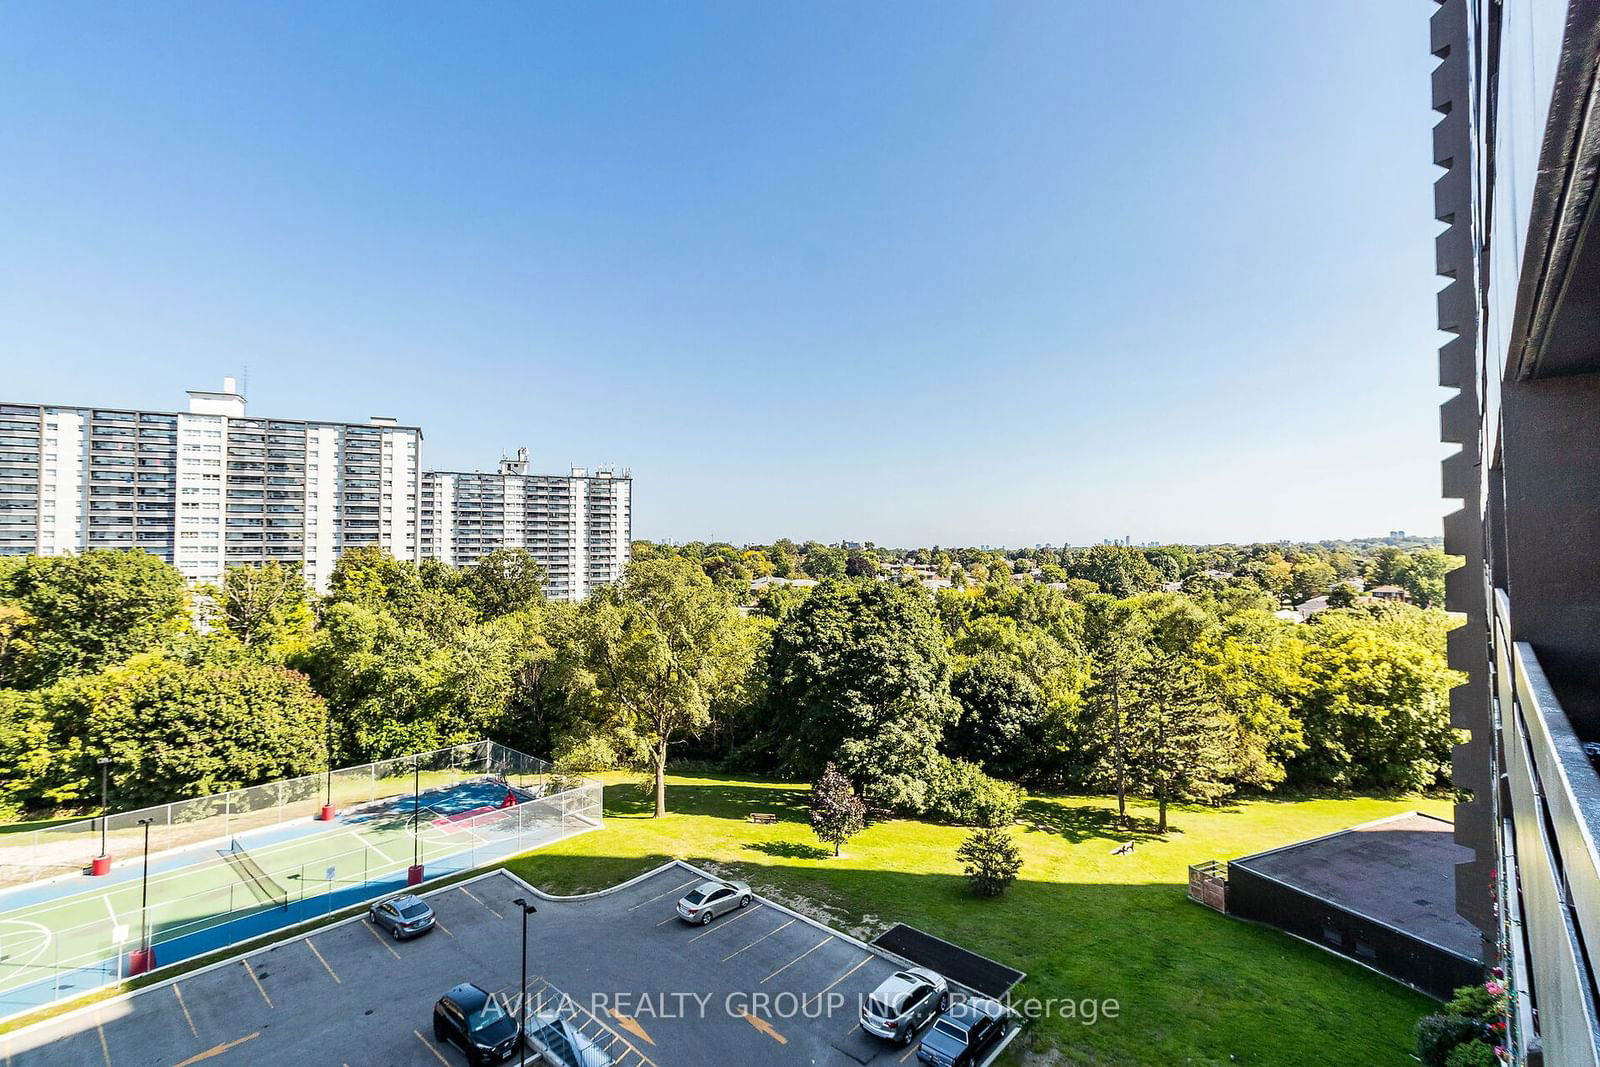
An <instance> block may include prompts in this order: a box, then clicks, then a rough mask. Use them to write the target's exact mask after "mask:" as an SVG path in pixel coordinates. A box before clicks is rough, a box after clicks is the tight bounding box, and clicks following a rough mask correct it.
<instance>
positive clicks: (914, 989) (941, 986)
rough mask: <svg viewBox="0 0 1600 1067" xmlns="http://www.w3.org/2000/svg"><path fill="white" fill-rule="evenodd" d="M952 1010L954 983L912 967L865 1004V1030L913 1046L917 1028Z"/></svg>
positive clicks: (881, 986) (887, 981)
mask: <svg viewBox="0 0 1600 1067" xmlns="http://www.w3.org/2000/svg"><path fill="white" fill-rule="evenodd" d="M949 1006H950V983H948V982H946V981H945V980H944V975H942V974H935V973H934V972H933V971H930V970H928V969H927V968H926V967H910V968H907V969H906V970H903V971H896V972H894V973H893V974H891V975H890V976H889V977H887V978H885V979H884V980H883V982H882V983H880V984H879V986H878V988H877V989H874V990H873V991H872V995H871V996H869V997H867V999H866V1000H864V1001H862V1002H861V1029H863V1030H865V1031H866V1032H867V1033H869V1034H876V1035H877V1036H879V1037H885V1038H888V1039H889V1040H890V1041H898V1042H900V1044H902V1045H909V1044H911V1039H912V1038H913V1037H915V1036H917V1028H918V1027H920V1026H921V1025H922V1024H923V1023H925V1022H927V1021H928V1020H929V1019H931V1018H933V1017H934V1016H935V1015H937V1014H939V1013H940V1012H941V1011H944V1010H945V1009H946V1008H948V1007H949Z"/></svg>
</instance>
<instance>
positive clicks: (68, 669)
mask: <svg viewBox="0 0 1600 1067" xmlns="http://www.w3.org/2000/svg"><path fill="white" fill-rule="evenodd" d="M0 604H3V605H6V606H7V607H9V608H11V609H12V611H11V614H10V617H11V618H12V620H13V621H12V623H11V632H10V636H9V639H8V641H7V642H6V645H5V649H4V658H3V659H0V680H3V681H4V683H5V684H6V685H8V686H11V687H13V688H18V689H31V688H39V687H43V686H46V685H49V684H50V683H51V682H53V681H55V680H57V679H59V678H65V677H68V676H72V675H85V674H94V673H95V672H97V671H99V670H102V669H103V668H105V667H109V666H111V665H113V664H116V663H120V662H122V661H123V660H125V659H127V658H128V657H129V656H132V655H134V654H135V653H138V652H145V651H149V650H151V649H155V648H158V647H160V646H161V645H162V644H163V643H164V642H166V641H169V640H171V639H172V638H174V637H176V636H179V635H181V634H183V633H186V632H188V631H189V630H190V624H189V616H188V613H187V607H188V597H187V593H186V591H185V589H184V584H183V578H182V576H180V575H179V574H178V572H177V571H176V570H174V569H173V568H172V567H170V566H168V565H167V564H165V563H163V562H162V561H161V560H159V559H157V558H156V557H155V556H152V555H150V554H149V553H146V552H123V551H111V550H102V549H91V550H89V551H87V552H84V553H83V554H82V555H77V556H19V557H16V558H14V559H8V560H5V561H4V562H3V563H0Z"/></svg>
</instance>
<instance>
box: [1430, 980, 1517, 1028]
mask: <svg viewBox="0 0 1600 1067" xmlns="http://www.w3.org/2000/svg"><path fill="white" fill-rule="evenodd" d="M1444 1010H1445V1014H1446V1015H1459V1016H1461V1017H1462V1018H1463V1019H1476V1020H1477V1021H1478V1022H1480V1023H1492V1022H1494V1021H1495V1020H1496V1019H1498V1018H1500V1017H1501V1016H1502V1015H1504V1014H1505V1012H1506V1004H1505V987H1504V986H1502V985H1501V984H1500V983H1499V982H1482V983H1479V984H1477V985H1464V986H1462V987H1461V988H1459V989H1457V990H1456V992H1455V996H1453V997H1451V998H1450V1003H1448V1004H1446V1005H1445V1006H1444Z"/></svg>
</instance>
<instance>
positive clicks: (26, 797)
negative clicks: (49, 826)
mask: <svg viewBox="0 0 1600 1067" xmlns="http://www.w3.org/2000/svg"><path fill="white" fill-rule="evenodd" d="M54 747H55V746H54V744H53V742H52V740H51V730H50V715H49V713H48V711H47V709H46V707H45V699H44V691H41V690H32V691H29V692H23V691H21V690H17V689H0V819H4V820H10V819H16V818H20V817H22V815H23V814H24V813H25V812H26V810H27V808H28V807H30V806H34V805H44V806H48V807H52V808H53V807H56V806H57V805H60V804H64V803H70V802H72V801H75V800H76V799H77V798H78V795H79V783H78V782H77V781H75V780H73V779H72V777H71V776H70V775H69V776H67V777H66V780H65V781H61V780H59V778H58V779H52V776H51V770H52V764H53V760H52V756H53V753H54Z"/></svg>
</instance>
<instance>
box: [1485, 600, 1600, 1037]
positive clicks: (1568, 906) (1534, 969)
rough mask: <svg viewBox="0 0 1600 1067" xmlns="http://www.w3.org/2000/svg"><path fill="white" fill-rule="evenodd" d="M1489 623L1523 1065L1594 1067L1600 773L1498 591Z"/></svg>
mask: <svg viewBox="0 0 1600 1067" xmlns="http://www.w3.org/2000/svg"><path fill="white" fill-rule="evenodd" d="M1493 626H1494V637H1495V641H1494V649H1495V665H1494V666H1495V687H1496V692H1495V697H1496V701H1497V703H1498V705H1499V707H1498V711H1499V726H1500V733H1501V750H1502V759H1503V760H1504V766H1503V767H1502V770H1503V772H1504V780H1505V784H1506V788H1507V790H1508V792H1509V800H1510V810H1509V812H1506V813H1505V814H1506V815H1508V818H1507V819H1506V823H1507V824H1508V825H1507V826H1506V829H1507V830H1509V831H1510V834H1511V835H1513V836H1514V838H1515V848H1514V854H1513V853H1512V849H1511V848H1510V847H1509V846H1510V845H1511V842H1510V841H1507V842H1506V844H1507V846H1508V847H1507V849H1506V852H1507V854H1508V856H1509V858H1510V861H1509V862H1507V863H1506V864H1505V865H1504V867H1505V869H1504V870H1503V871H1502V885H1503V890H1502V892H1503V895H1504V899H1503V903H1502V908H1501V916H1502V919H1503V920H1504V921H1505V922H1506V923H1507V925H1508V928H1509V929H1508V931H1507V932H1508V934H1509V935H1510V936H1509V940H1510V946H1511V947H1510V956H1511V959H1510V960H1509V961H1508V963H1509V968H1508V971H1507V973H1508V975H1510V976H1511V977H1512V979H1513V981H1514V982H1516V983H1517V985H1518V987H1519V989H1518V992H1519V993H1520V994H1521V995H1519V996H1518V997H1517V998H1516V1008H1517V1010H1516V1012H1515V1014H1514V1018H1513V1020H1512V1021H1513V1034H1512V1041H1513V1051H1514V1052H1515V1053H1516V1054H1517V1057H1518V1060H1519V1062H1520V1061H1522V1060H1524V1059H1526V1060H1527V1061H1529V1062H1543V1063H1546V1064H1561V1065H1563V1067H1566V1065H1574V1067H1597V1065H1600V1014H1597V1010H1596V1004H1597V999H1600V997H1597V991H1596V987H1595V974H1596V966H1595V965H1596V963H1597V961H1600V956H1597V955H1596V953H1600V848H1597V847H1596V842H1597V838H1600V774H1597V773H1596V772H1595V767H1594V764H1593V763H1592V762H1591V761H1590V759H1589V757H1588V755H1587V754H1586V753H1585V752H1584V748H1583V743H1582V741H1581V740H1580V739H1579V737H1578V735H1577V733H1576V731H1574V730H1573V728H1572V724H1571V722H1570V721H1569V720H1568V718H1567V715H1566V713H1565V712H1564V711H1563V710H1562V707H1561V702H1560V701H1559V700H1558V699H1557V697H1556V694H1555V691H1554V690H1553V689H1552V688H1551V686H1550V683H1549V680H1548V679H1546V677H1545V674H1544V670H1543V669H1542V668H1541V667H1540V666H1539V658H1538V656H1537V655H1536V654H1535V652H1534V649H1533V646H1531V645H1529V644H1528V643H1527V642H1525V641H1516V642H1513V641H1512V640H1511V633H1512V630H1511V605H1510V601H1509V600H1508V599H1507V597H1506V595H1505V592H1504V591H1503V590H1499V589H1496V590H1495V595H1494V621H1493ZM1529 985H1531V989H1530V988H1528V987H1529ZM1530 993H1531V994H1532V997H1533V1001H1532V1005H1531V1006H1532V1011H1533V1012H1535V1013H1536V1016H1535V1015H1534V1014H1531V1013H1530V1010H1529V1007H1530V1002H1529V998H1528V994H1530ZM1535 1031H1537V1032H1535ZM1541 1057H1542V1059H1541Z"/></svg>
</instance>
